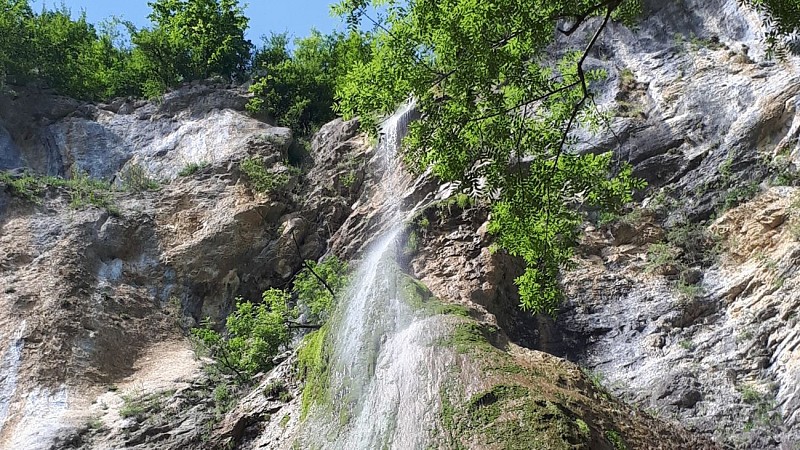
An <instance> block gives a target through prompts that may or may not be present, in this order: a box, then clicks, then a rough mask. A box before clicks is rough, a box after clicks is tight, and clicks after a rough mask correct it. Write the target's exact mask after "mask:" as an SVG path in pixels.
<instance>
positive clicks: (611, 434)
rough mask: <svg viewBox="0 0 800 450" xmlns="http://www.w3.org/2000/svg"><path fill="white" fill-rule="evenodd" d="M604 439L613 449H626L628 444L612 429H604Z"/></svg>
mask: <svg viewBox="0 0 800 450" xmlns="http://www.w3.org/2000/svg"><path fill="white" fill-rule="evenodd" d="M606 439H608V442H610V443H611V445H613V446H614V450H628V446H627V445H626V444H625V441H624V440H623V439H622V436H620V435H619V433H618V432H616V431H614V430H608V431H606Z"/></svg>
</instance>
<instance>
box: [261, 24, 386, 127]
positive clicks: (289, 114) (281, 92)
mask: <svg viewBox="0 0 800 450" xmlns="http://www.w3.org/2000/svg"><path fill="white" fill-rule="evenodd" d="M369 39H370V38H369V35H366V34H364V33H360V32H356V31H352V32H350V33H346V34H345V33H337V32H334V33H331V34H328V35H324V34H322V33H320V32H319V31H316V30H312V31H311V35H310V36H308V37H305V38H302V39H297V40H296V41H295V48H294V50H289V37H288V36H287V35H286V34H285V33H284V34H273V35H272V36H270V37H269V38H266V39H265V44H264V46H263V47H262V48H261V49H259V50H258V51H257V52H256V54H255V57H254V62H253V69H254V71H255V77H256V79H255V81H254V83H253V85H252V86H251V87H250V92H252V93H253V94H254V98H253V100H251V102H250V103H249V104H248V109H249V110H250V111H251V112H253V113H255V114H264V115H266V116H268V117H271V118H273V119H274V120H276V121H277V123H278V124H279V125H282V126H286V127H289V128H292V129H293V130H295V131H298V132H300V133H303V134H305V133H310V132H311V131H312V130H313V129H315V128H318V127H319V126H321V125H322V124H324V123H326V122H328V121H330V120H332V119H333V118H335V117H336V113H335V112H334V108H333V107H334V93H335V89H336V86H337V85H338V84H339V83H341V80H342V79H343V78H344V76H345V75H346V74H347V71H348V69H349V68H350V67H351V66H352V65H354V64H356V63H358V62H361V61H364V60H366V59H367V58H368V56H369V51H370V46H369Z"/></svg>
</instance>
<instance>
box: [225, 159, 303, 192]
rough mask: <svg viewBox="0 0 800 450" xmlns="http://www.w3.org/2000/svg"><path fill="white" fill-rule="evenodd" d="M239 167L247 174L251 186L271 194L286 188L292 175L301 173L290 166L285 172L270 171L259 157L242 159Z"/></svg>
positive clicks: (258, 190) (257, 190)
mask: <svg viewBox="0 0 800 450" xmlns="http://www.w3.org/2000/svg"><path fill="white" fill-rule="evenodd" d="M239 167H240V168H241V169H242V172H243V173H244V174H245V177H246V180H247V184H248V185H249V186H250V188H251V189H253V190H254V191H255V192H258V193H261V194H269V193H272V192H275V191H278V190H280V189H282V188H284V187H285V186H286V184H287V183H288V182H289V180H290V179H291V176H292V175H296V174H297V173H299V170H298V169H296V168H289V169H288V170H287V172H283V173H276V172H270V171H269V170H267V168H266V167H265V166H264V163H263V162H262V161H261V160H260V159H259V158H257V157H253V158H247V159H244V160H242V162H241V163H240V165H239Z"/></svg>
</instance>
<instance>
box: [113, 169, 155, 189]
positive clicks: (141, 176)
mask: <svg viewBox="0 0 800 450" xmlns="http://www.w3.org/2000/svg"><path fill="white" fill-rule="evenodd" d="M119 178H120V181H121V182H122V187H123V188H124V189H126V190H129V191H133V192H142V191H152V190H156V189H158V188H159V187H160V186H159V184H158V182H157V181H156V180H154V179H152V178H150V177H149V176H148V175H147V172H146V171H145V170H144V167H142V166H141V165H139V164H129V165H128V167H126V168H125V169H124V170H122V172H120V174H119Z"/></svg>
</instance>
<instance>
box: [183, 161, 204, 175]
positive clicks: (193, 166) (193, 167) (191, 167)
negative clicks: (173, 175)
mask: <svg viewBox="0 0 800 450" xmlns="http://www.w3.org/2000/svg"><path fill="white" fill-rule="evenodd" d="M206 166H208V163H207V162H205V161H202V162H199V163H189V164H187V165H185V166H184V167H183V169H181V171H180V172H178V176H181V177H188V176H190V175H194V173H195V172H197V171H198V170H200V169H202V168H204V167H206Z"/></svg>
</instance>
